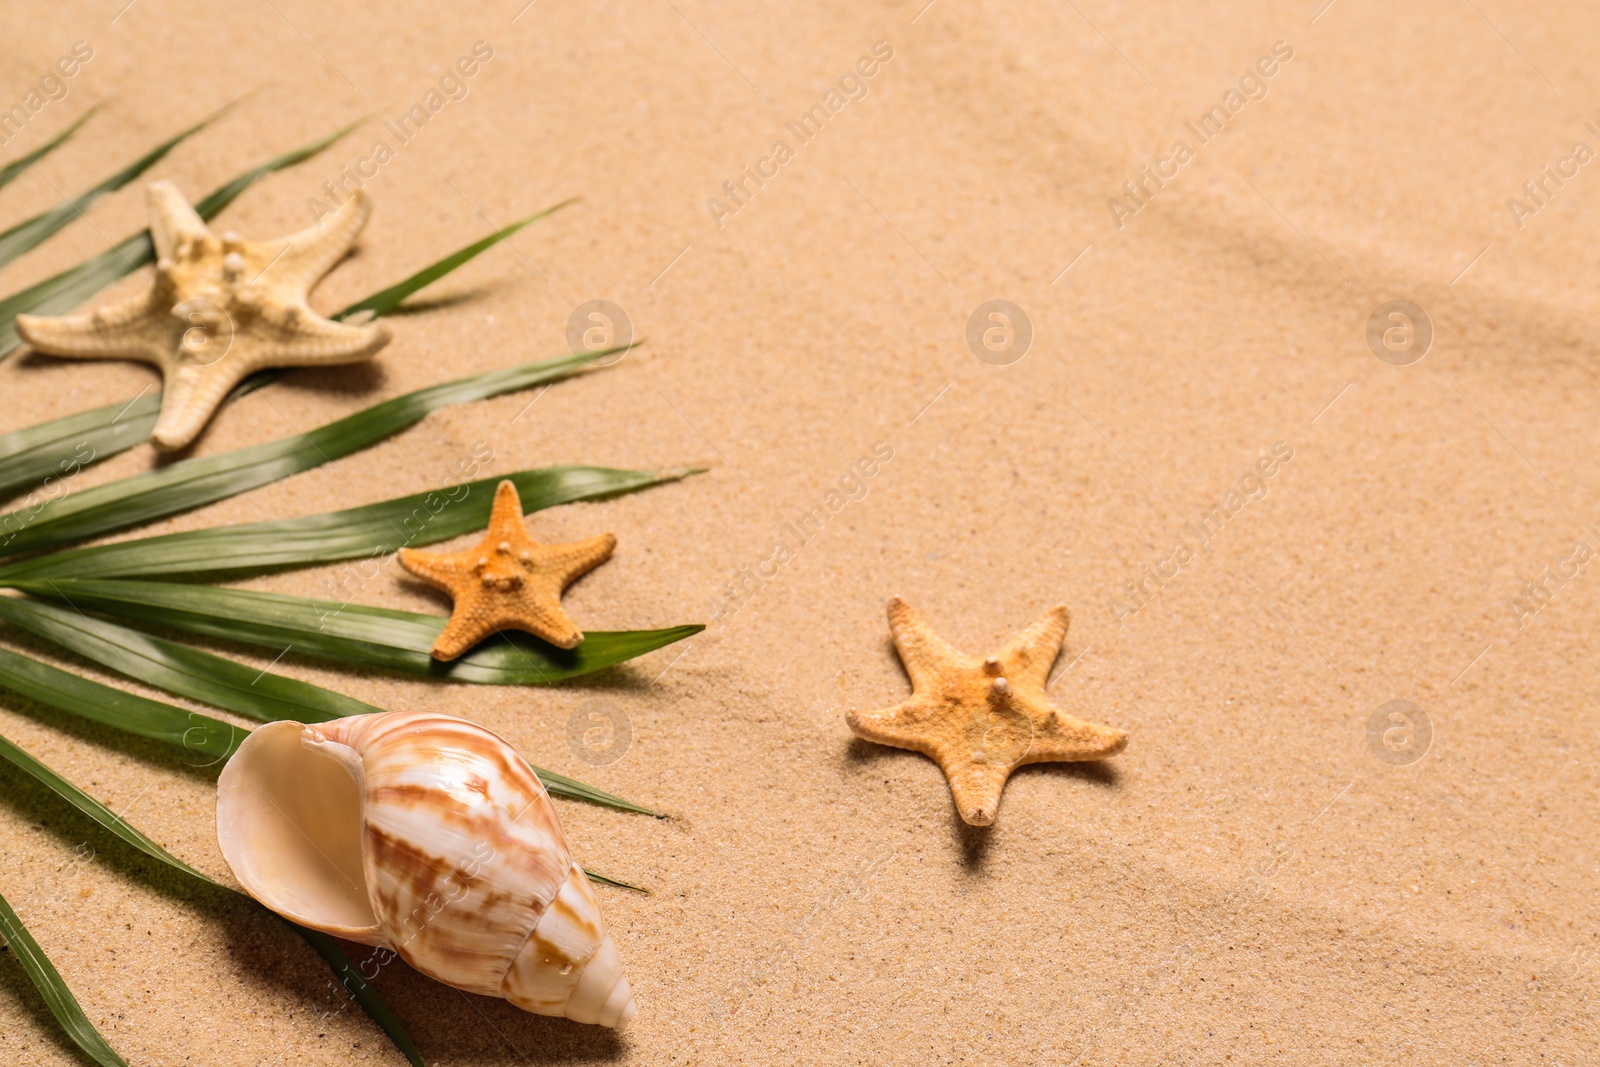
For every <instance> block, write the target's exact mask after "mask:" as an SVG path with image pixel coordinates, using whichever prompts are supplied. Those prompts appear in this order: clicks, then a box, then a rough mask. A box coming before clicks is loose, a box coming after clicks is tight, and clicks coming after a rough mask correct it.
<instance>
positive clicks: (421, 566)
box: [400, 548, 473, 597]
mask: <svg viewBox="0 0 1600 1067" xmlns="http://www.w3.org/2000/svg"><path fill="white" fill-rule="evenodd" d="M467 555H468V554H467V553H456V552H418V551H417V550H416V549H414V548H402V549H401V550H400V566H402V567H404V568H405V569H406V570H408V571H410V572H411V573H412V574H414V575H416V576H417V577H418V578H421V579H422V580H423V581H425V582H427V583H428V584H429V585H431V586H433V587H434V588H435V589H442V590H444V591H445V592H447V593H449V594H450V595H451V596H452V597H453V596H455V595H456V590H457V589H459V588H461V586H462V585H463V584H464V583H470V581H471V580H472V578H473V574H472V564H471V563H470V562H468V560H467V558H466V557H467Z"/></svg>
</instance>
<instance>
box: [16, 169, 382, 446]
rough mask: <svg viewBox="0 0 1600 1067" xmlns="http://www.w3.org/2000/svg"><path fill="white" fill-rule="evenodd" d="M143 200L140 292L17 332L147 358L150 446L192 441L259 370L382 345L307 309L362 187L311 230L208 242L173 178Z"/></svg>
mask: <svg viewBox="0 0 1600 1067" xmlns="http://www.w3.org/2000/svg"><path fill="white" fill-rule="evenodd" d="M145 193H146V201H147V203H148V206H149V210H150V239H151V241H152V242H153V243H154V244H155V252H156V277H155V283H154V284H153V285H152V286H151V287H150V290H149V292H147V293H145V294H143V295H142V296H138V297H134V298H133V299H131V300H128V301H125V302H123V303H120V304H113V305H111V306H110V307H105V308H100V309H97V310H95V311H92V312H89V313H88V314H82V315H67V316H64V317H61V318H47V317H43V316H38V315H18V316H17V333H18V334H19V335H20V336H21V337H22V339H23V340H24V341H26V342H28V344H29V345H31V346H33V347H34V348H35V349H37V350H39V351H40V352H45V353H48V354H50V355H54V356H68V357H73V358H80V359H137V360H142V361H144V362H146V363H154V364H155V365H156V366H157V367H158V368H160V370H161V374H162V377H163V378H164V379H165V382H166V384H165V387H164V391H163V393H162V396H161V415H160V417H159V418H158V419H157V420H156V425H155V429H154V430H153V431H152V432H151V434H150V438H151V441H152V442H153V443H154V444H155V446H156V447H157V448H159V449H162V450H164V451H171V450H173V449H178V448H183V447H184V446H186V445H188V444H189V443H190V442H192V441H193V440H194V439H195V437H197V436H198V435H199V433H200V431H201V430H202V429H203V428H204V427H205V425H206V423H207V422H209V421H210V420H211V416H212V414H213V413H214V412H215V411H216V409H217V405H219V404H221V403H222V400H223V398H224V397H226V396H227V395H228V393H229V392H230V391H232V389H233V387H234V386H235V385H238V384H239V382H240V381H242V380H243V379H245V378H247V377H249V376H250V375H251V374H254V373H255V372H256V371H258V370H262V369H264V368H267V367H308V366H323V365H330V364H337V363H354V362H356V361H358V360H363V359H366V358H367V357H369V356H371V355H372V354H373V353H374V352H376V351H377V350H378V349H380V348H382V347H383V346H384V345H385V344H386V343H387V342H388V340H389V329H388V327H387V326H384V325H381V324H370V325H366V326H347V325H344V324H342V323H337V322H333V321H332V320H330V319H325V318H323V317H322V316H321V315H318V314H317V313H316V312H315V311H312V310H311V307H310V305H308V304H307V303H306V296H307V294H308V293H309V292H310V290H311V287H312V286H313V285H315V284H316V283H317V281H318V279H320V278H321V277H322V276H323V275H324V274H326V273H328V271H329V270H330V269H332V267H333V265H334V264H335V263H337V262H339V260H340V259H341V258H343V256H344V254H345V253H346V252H347V251H349V249H350V245H351V244H352V243H353V242H354V241H355V239H356V234H358V233H360V232H361V227H362V226H364V225H366V222H367V216H368V215H369V214H371V207H370V206H369V204H368V202H367V200H366V198H365V197H364V196H363V195H362V194H361V193H360V192H359V191H358V192H357V193H356V195H355V196H354V197H352V198H351V199H350V200H348V201H346V202H345V204H344V205H343V206H342V207H340V208H339V210H338V211H336V212H334V213H333V214H332V215H329V216H328V217H326V218H324V219H322V220H321V221H320V223H319V224H318V225H316V226H312V227H310V228H308V229H305V230H302V231H300V232H299V233H297V234H293V235H291V236H289V237H280V238H278V239H276V240H272V241H246V240H245V239H244V238H242V237H240V236H239V235H238V234H236V233H225V234H223V235H222V236H221V237H218V236H216V235H215V234H213V233H212V232H211V231H210V230H209V229H207V228H206V224H205V223H204V222H203V221H202V220H201V218H200V216H199V215H197V214H195V210H194V208H192V207H190V206H189V202H188V201H187V200H185V199H184V198H183V194H182V193H180V192H178V188H177V186H175V185H173V184H172V183H171V182H156V183H155V184H153V185H151V186H149V187H148V188H147V189H146V191H145Z"/></svg>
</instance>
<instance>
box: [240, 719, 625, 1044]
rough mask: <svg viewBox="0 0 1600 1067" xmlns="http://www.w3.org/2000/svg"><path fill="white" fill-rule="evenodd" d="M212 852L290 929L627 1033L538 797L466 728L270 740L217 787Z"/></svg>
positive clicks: (607, 962) (592, 912)
mask: <svg viewBox="0 0 1600 1067" xmlns="http://www.w3.org/2000/svg"><path fill="white" fill-rule="evenodd" d="M217 840H218V842H219V843H220V844H221V846H222V855H223V857H224V858H225V859H226V860H227V861H228V866H229V867H231V868H233V873H234V875H235V877H237V878H238V879H239V882H240V884H241V885H243V886H244V888H245V891H246V892H248V893H249V894H250V895H251V896H252V897H254V898H255V899H257V900H259V901H260V902H261V903H262V904H265V905H266V906H267V907H269V908H271V909H272V910H273V911H275V912H277V913H278V914H279V915H282V916H283V917H284V918H286V919H289V920H291V921H293V922H297V923H300V924H301V925H303V926H309V927H311V928H312V929H315V930H321V931H323V932H324V933H328V934H332V935H334V936H336V937H342V938H345V939H347V940H350V941H356V942H359V943H361V944H365V945H376V946H383V947H385V948H387V949H389V950H391V951H393V952H394V953H396V954H397V955H399V956H400V958H401V959H403V960H405V961H406V962H407V963H409V964H410V965H411V966H412V967H415V968H416V969H417V970H419V971H421V972H422V973H423V974H426V975H428V976H429V977H430V978H435V979H438V980H439V981H441V982H444V983H445V984H447V985H452V986H455V987H456V988H457V989H464V990H466V991H468V992H470V993H481V994H483V995H485V996H492V997H503V998H504V999H506V1000H509V1001H510V1002H511V1003H513V1004H515V1005H516V1006H517V1007H519V1008H522V1009H524V1010H525V1011H531V1012H535V1013H537V1014H540V1015H564V1016H566V1017H567V1018H569V1019H575V1020H577V1021H578V1022H583V1023H599V1024H600V1025H602V1026H611V1027H616V1028H618V1029H621V1028H622V1027H623V1026H624V1025H626V1023H627V1022H628V1020H629V1019H631V1018H633V1015H634V1012H635V1010H636V1009H635V1006H634V1002H633V996H632V993H631V992H630V991H629V988H628V980H627V979H626V978H624V977H623V976H622V963H621V960H620V959H619V957H618V955H617V946H616V945H615V943H613V942H612V940H611V938H610V937H609V936H607V935H606V933H605V928H604V926H603V924H602V923H601V921H600V907H599V904H598V903H597V902H596V900H595V896H594V889H593V887H592V886H591V885H590V884H589V879H588V878H587V877H586V876H585V875H584V873H583V869H582V868H581V867H579V866H578V865H577V863H575V862H574V861H573V859H572V852H571V850H570V849H569V848H568V847H567V842H566V838H565V837H564V836H563V835H562V833H561V824H560V823H559V822H558V821H557V820H556V813H555V809H554V808H553V807H552V806H551V804H550V797H549V794H547V793H546V792H545V789H544V785H543V784H542V783H541V782H540V781H539V779H538V777H537V776H536V775H535V774H534V773H533V770H532V769H531V768H530V767H529V766H528V764H527V762H526V761H525V760H524V759H523V758H522V757H521V756H520V755H518V754H517V752H516V750H515V749H513V748H512V747H511V746H510V745H509V744H507V743H506V742H505V741H503V740H501V739H500V738H499V737H497V736H496V735H494V734H492V733H490V732H489V731H488V730H485V729H484V728H483V727H481V726H478V725H476V724H474V723H470V722H468V721H466V720H465V719H457V718H454V717H452V716H448V715H434V714H430V713H425V712H394V713H385V714H377V715H358V716H352V717H351V718H347V719H337V720H334V721H332V722H325V723H318V724H316V725H311V726H308V725H305V724H303V723H298V722H275V723H271V724H269V725H267V726H263V727H261V728H260V729H258V730H256V731H255V732H254V733H252V734H251V735H250V736H249V737H248V738H246V739H245V741H244V743H243V744H242V745H240V746H239V750H238V751H237V752H236V753H234V755H233V758H232V759H230V760H229V761H228V764H227V766H226V767H224V768H223V772H222V777H221V778H220V779H219V781H218V782H217Z"/></svg>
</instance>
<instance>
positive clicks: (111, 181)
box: [0, 101, 237, 266]
mask: <svg viewBox="0 0 1600 1067" xmlns="http://www.w3.org/2000/svg"><path fill="white" fill-rule="evenodd" d="M236 104H237V101H235V102H234V103H233V104H227V105H225V106H224V107H222V108H219V109H218V110H216V111H214V112H212V113H211V114H210V115H207V116H206V117H205V118H203V119H201V120H200V121H199V122H197V123H195V124H194V125H193V126H190V127H189V128H188V129H187V130H184V131H182V132H181V133H179V134H177V135H176V136H174V137H172V138H171V139H169V140H166V141H163V142H161V143H160V144H158V145H156V146H155V147H154V148H152V149H151V150H150V151H148V152H146V153H145V154H144V155H142V156H140V157H139V158H138V159H136V160H134V161H133V162H132V163H130V164H128V165H127V166H126V167H123V168H122V169H121V170H119V171H117V172H116V173H115V174H113V175H111V177H109V178H106V179H105V180H104V181H102V182H100V183H99V184H98V185H95V186H92V187H90V188H89V189H88V190H86V191H84V192H82V193H79V194H78V195H77V196H75V197H73V198H72V199H71V200H68V201H66V202H65V203H62V204H59V205H57V206H56V207H53V208H51V209H50V210H49V211H43V212H40V213H39V214H37V215H35V216H33V218H31V219H24V220H23V221H22V222H19V223H17V224H16V225H15V226H13V227H11V228H10V229H8V230H5V231H3V232H0V266H5V265H6V264H7V263H10V262H11V261H12V260H14V259H16V258H17V257H18V256H20V255H22V254H23V253H25V252H28V251H31V250H32V249H34V248H37V247H38V246H39V245H41V244H43V243H44V242H45V241H47V240H49V238H50V237H51V235H53V234H55V233H56V232H57V231H58V230H60V229H62V228H63V227H65V226H66V225H67V224H68V223H70V222H72V221H73V220H74V219H76V218H78V217H79V216H80V215H82V214H83V213H84V212H85V211H88V210H89V207H90V205H92V204H93V203H94V202H95V201H96V200H99V199H100V198H101V197H102V196H105V195H107V194H108V193H114V192H116V191H117V190H118V189H121V188H122V187H123V186H125V185H127V184H128V183H129V182H131V181H133V180H135V179H136V178H138V177H139V175H141V174H143V173H144V172H145V171H147V170H149V169H150V168H151V167H153V166H155V165H156V164H157V163H159V162H160V161H161V159H162V157H164V156H165V155H166V154H167V153H168V152H170V151H172V150H173V149H174V148H176V147H178V145H180V144H182V143H183V142H184V141H186V140H188V139H189V138H190V137H193V136H194V135H195V134H197V133H199V132H200V131H201V130H203V129H205V128H206V127H207V126H209V125H211V124H212V123H213V122H215V121H217V120H218V119H220V118H221V117H222V116H223V115H226V114H227V113H228V112H229V111H232V110H233V108H234V107H235V106H236Z"/></svg>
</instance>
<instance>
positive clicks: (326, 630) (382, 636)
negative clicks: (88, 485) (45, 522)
mask: <svg viewBox="0 0 1600 1067" xmlns="http://www.w3.org/2000/svg"><path fill="white" fill-rule="evenodd" d="M15 588H17V589H20V590H23V591H24V592H27V593H31V594H33V595H34V596H38V597H43V598H45V599H47V600H55V601H58V602H61V603H67V604H70V605H72V606H73V607H76V608H78V609H80V610H87V611H95V612H100V613H103V614H106V615H113V616H116V617H117V618H120V619H125V620H127V621H130V622H136V623H143V624H146V625H153V626H163V627H167V628H170V629H174V630H182V631H184V632H186V633H193V634H201V635H203V636H206V637H214V638H219V639H221V640H224V641H236V642H239V643H240V644H246V645H256V646H258V647H262V648H267V649H270V650H272V651H273V652H280V651H284V650H287V649H292V650H293V651H294V652H295V653H296V654H298V655H303V656H312V657H316V658H321V659H331V660H335V661H337V662H339V663H343V664H362V665H365V666H372V667H385V668H388V669H389V670H394V671H400V672H402V673H405V674H415V675H421V676H423V677H428V678H444V679H448V680H450V681H453V682H475V683H478V684H480V685H550V684H553V683H555V682H560V681H564V680H565V679H568V678H576V677H578V676H579V675H583V674H589V673H592V672H594V671H598V670H601V669H603V668H605V667H611V666H614V665H616V664H618V663H621V662H623V661H625V660H629V659H632V658H634V657H635V656H641V655H643V654H644V653H646V652H650V651H653V650H655V649H658V648H661V647H663V646H665V645H670V644H672V643H673V642H674V641H681V640H683V639H684V638H686V637H691V636H693V635H694V634H697V633H699V632H700V631H701V630H704V629H705V627H704V626H703V625H698V624H695V625H687V626H673V627H669V628H667V629H664V630H618V631H606V630H589V631H586V634H587V636H585V638H584V641H583V644H581V645H579V646H578V647H577V648H574V649H571V650H570V651H569V650H564V649H559V648H556V647H554V646H552V645H549V644H546V643H545V642H543V641H540V640H539V639H538V638H536V637H531V636H529V635H527V634H523V633H520V632H508V633H504V634H502V635H501V636H499V637H495V638H490V639H489V640H488V641H485V642H484V643H483V644H481V645H479V646H478V647H477V648H475V649H473V650H472V651H471V652H468V653H467V654H466V655H464V656H462V657H461V658H460V659H458V660H454V661H452V662H450V663H440V662H439V661H438V660H436V659H434V658H433V657H432V656H431V655H430V654H429V649H431V648H432V647H433V642H434V639H435V638H437V637H438V636H439V633H440V631H442V630H443V629H444V625H445V621H446V620H445V619H444V618H443V617H442V616H439V615H418V614H416V613H414V612H409V611H392V610H390V609H388V608H374V607H368V606H366V605H362V604H345V603H340V602H339V601H336V600H316V599H311V598H307V597H296V596H284V595H283V594H281V593H257V592H251V591H249V590H244V589H217V588H213V587H211V586H204V585H180V584H177V583H173V582H140V581H124V580H120V579H103V580H85V581H69V580H62V581H59V582H57V581H44V582H37V583H35V582H17V583H15Z"/></svg>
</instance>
